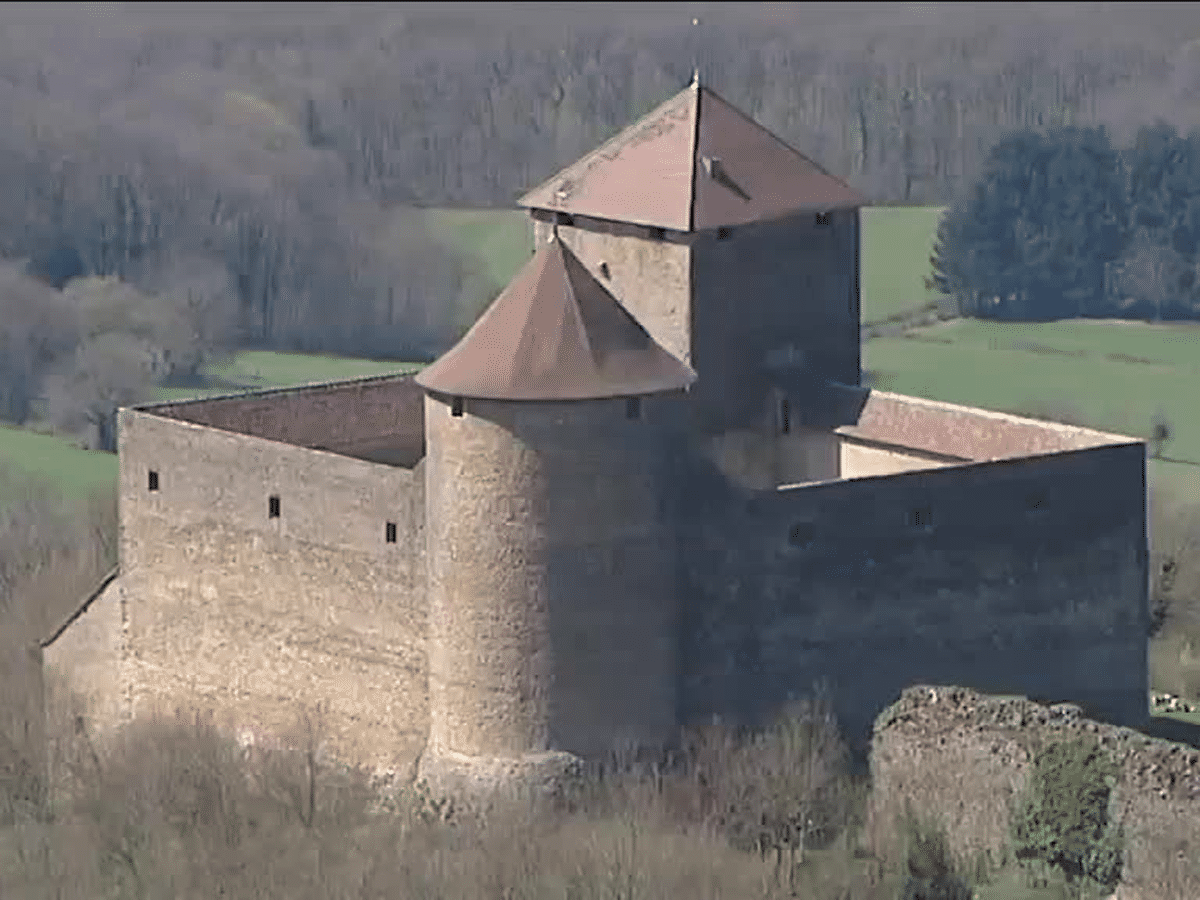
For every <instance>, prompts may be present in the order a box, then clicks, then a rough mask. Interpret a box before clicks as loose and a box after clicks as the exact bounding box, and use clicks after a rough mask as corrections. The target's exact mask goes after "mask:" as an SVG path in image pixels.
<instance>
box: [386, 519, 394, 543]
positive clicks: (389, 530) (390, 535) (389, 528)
mask: <svg viewBox="0 0 1200 900" xmlns="http://www.w3.org/2000/svg"><path fill="white" fill-rule="evenodd" d="M383 539H384V540H385V541H386V542H387V543H389V544H394V543H396V523H395V522H388V523H387V524H386V525H384V526H383Z"/></svg>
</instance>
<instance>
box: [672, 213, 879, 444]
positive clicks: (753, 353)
mask: <svg viewBox="0 0 1200 900" xmlns="http://www.w3.org/2000/svg"><path fill="white" fill-rule="evenodd" d="M691 278H692V286H693V296H692V308H693V313H692V328H693V332H692V365H693V367H694V368H695V369H696V371H697V372H698V373H699V375H700V380H699V381H698V382H697V384H696V386H695V387H694V388H693V389H692V394H693V395H694V401H695V402H696V403H697V404H699V406H700V410H699V417H700V422H701V427H702V428H704V429H705V430H706V431H715V432H720V431H725V430H729V429H736V428H744V427H747V426H748V425H750V424H751V423H752V422H753V421H754V420H756V419H757V417H758V416H759V415H760V414H761V411H762V409H763V407H764V400H765V398H766V397H767V396H768V394H769V393H770V390H771V380H772V379H771V376H770V370H771V367H774V366H779V367H783V366H795V367H799V368H800V369H801V370H803V371H805V372H807V373H808V374H809V375H810V376H812V377H813V378H814V379H817V380H824V379H831V380H833V381H838V382H841V383H843V384H858V382H859V368H860V366H859V363H860V358H859V357H860V347H859V314H860V310H859V284H858V214H857V211H854V210H848V211H839V212H834V213H831V214H830V218H829V224H828V225H823V226H818V225H817V224H816V223H815V221H814V216H813V214H812V213H807V214H804V215H800V216H794V217H791V218H788V219H783V220H780V221H777V222H768V223H762V224H755V225H747V226H744V227H741V228H734V229H730V230H729V232H728V236H727V237H725V238H724V239H721V237H720V236H719V235H717V234H713V233H709V232H706V233H704V234H700V235H697V236H696V239H695V241H694V243H693V247H692V272H691Z"/></svg>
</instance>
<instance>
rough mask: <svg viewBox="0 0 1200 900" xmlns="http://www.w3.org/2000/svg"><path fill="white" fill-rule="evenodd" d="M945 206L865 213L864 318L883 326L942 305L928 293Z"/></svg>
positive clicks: (881, 208) (933, 293) (935, 295)
mask: <svg viewBox="0 0 1200 900" xmlns="http://www.w3.org/2000/svg"><path fill="white" fill-rule="evenodd" d="M941 213H942V207H940V206H915V207H897V206H877V207H869V208H867V209H864V210H863V211H862V248H861V254H862V256H861V264H862V273H861V275H860V279H861V290H862V316H863V322H864V323H866V322H879V321H882V320H884V319H887V318H889V317H891V316H897V315H901V314H903V313H906V312H911V311H913V310H916V309H920V308H921V307H922V306H925V305H927V304H929V303H932V302H934V301H936V300H937V299H938V297H939V296H940V294H938V293H937V292H936V291H930V290H926V288H925V279H926V278H928V277H929V275H930V272H931V269H930V265H929V256H930V254H932V253H933V240H934V238H935V237H936V236H937V223H938V216H940V215H941Z"/></svg>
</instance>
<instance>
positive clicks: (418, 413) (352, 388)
mask: <svg viewBox="0 0 1200 900" xmlns="http://www.w3.org/2000/svg"><path fill="white" fill-rule="evenodd" d="M423 397H424V393H423V392H422V390H421V388H420V387H419V386H418V385H417V384H416V382H414V381H413V378H412V376H411V375H383V376H378V377H374V378H359V379H355V380H353V381H345V382H335V383H332V384H317V385H306V386H303V387H295V388H282V389H277V390H269V391H257V392H254V393H250V394H239V395H237V396H233V397H210V398H207V399H202V400H186V401H182V402H177V403H161V404H156V405H153V406H150V407H143V408H144V409H150V410H152V411H153V412H154V413H155V414H156V415H159V416H165V417H167V418H171V419H180V420H182V421H185V422H194V423H196V424H197V425H208V426H210V427H212V428H220V429H222V430H224V431H233V432H237V433H238V434H249V435H254V436H255V437H261V438H266V439H267V440H271V441H281V442H283V443H285V444H293V445H295V446H297V447H309V448H313V449H322V450H330V451H332V452H334V453H342V454H345V455H347V456H354V457H358V458H362V459H369V460H372V461H374V462H384V463H388V464H390V465H399V466H404V467H412V466H414V465H416V463H417V461H418V460H419V459H420V458H421V456H422V455H423V454H424V451H425V419H424V416H423V406H422V403H423Z"/></svg>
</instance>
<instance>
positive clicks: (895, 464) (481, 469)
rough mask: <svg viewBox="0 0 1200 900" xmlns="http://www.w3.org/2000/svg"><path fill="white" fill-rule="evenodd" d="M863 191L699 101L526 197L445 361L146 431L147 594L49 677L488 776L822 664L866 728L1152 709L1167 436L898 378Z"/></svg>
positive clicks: (194, 411)
mask: <svg viewBox="0 0 1200 900" xmlns="http://www.w3.org/2000/svg"><path fill="white" fill-rule="evenodd" d="M864 203H865V201H864V199H863V198H862V197H861V196H859V195H858V194H857V193H856V192H855V191H854V190H852V189H851V188H850V187H848V186H847V185H846V184H844V183H843V182H841V181H839V180H838V179H836V178H834V177H832V176H831V175H829V174H828V173H826V172H825V171H823V170H822V169H821V168H820V167H818V166H817V165H816V164H814V163H813V162H811V161H810V160H808V159H806V158H805V157H804V156H802V155H800V154H799V153H797V152H796V151H794V150H793V149H791V148H790V147H788V146H786V145H785V144H784V143H783V142H782V141H780V140H779V139H778V138H776V137H774V136H773V135H772V134H770V133H769V132H768V131H767V130H765V129H764V128H762V127H761V126H759V125H758V124H756V123H755V122H754V121H753V120H751V119H750V118H748V117H747V116H745V115H744V114H742V113H741V112H739V111H738V110H736V109H735V108H733V107H732V106H731V105H730V104H728V103H727V102H726V101H725V100H723V99H721V98H720V97H719V96H717V95H716V94H715V93H713V92H712V91H710V90H709V89H708V88H707V87H703V86H701V85H700V84H699V83H698V81H697V82H696V83H693V84H692V85H690V86H689V87H687V88H686V89H684V90H683V91H682V92H681V93H680V94H678V95H677V96H675V97H674V98H672V99H670V100H668V101H667V102H666V103H664V104H663V105H662V106H660V107H659V108H657V109H655V110H654V111H652V112H651V113H649V114H648V115H647V116H645V117H644V118H643V119H641V120H640V121H638V122H637V123H636V124H634V125H632V126H630V127H629V128H627V129H625V130H624V131H622V132H621V133H620V134H618V135H617V136H616V137H614V138H613V139H612V140H610V141H609V142H607V143H606V144H604V145H603V146H601V147H600V148H599V149H597V150H596V151H594V152H593V153H591V154H590V155H588V156H586V157H584V158H583V159H581V160H580V161H579V162H577V163H575V164H574V165H572V166H570V167H569V168H567V169H566V170H565V171H563V172H562V173H560V174H558V175H556V176H555V177H554V178H552V179H550V180H549V181H547V182H546V183H545V184H543V185H542V186H540V187H538V188H536V189H535V190H533V191H532V192H530V193H529V194H527V195H526V196H525V197H524V198H522V200H521V201H520V205H521V206H522V207H524V208H525V209H527V210H528V211H529V214H530V216H531V217H532V218H533V220H534V231H535V247H534V252H533V255H532V258H531V259H530V261H529V262H528V264H527V265H526V266H525V267H524V268H523V269H522V270H521V272H520V273H519V274H518V275H517V276H516V277H515V278H514V279H513V281H512V282H511V283H510V284H509V285H508V287H507V288H506V289H505V290H504V291H503V292H502V293H501V294H500V296H499V297H498V298H497V299H496V300H495V302H494V303H493V304H492V305H491V306H490V307H489V309H488V310H487V311H486V312H485V313H484V314H483V315H482V316H481V317H480V319H479V320H478V321H477V322H476V324H475V325H474V326H473V327H472V328H471V330H470V331H469V332H468V333H467V334H466V336H465V337H464V338H463V339H462V340H461V341H460V342H459V344H458V345H457V346H455V347H454V348H453V349H451V350H450V351H449V352H448V353H446V354H445V355H444V356H443V357H441V358H440V359H439V360H437V361H436V362H435V363H433V364H432V365H431V366H429V367H428V368H426V369H424V370H423V371H422V372H420V373H419V374H417V375H416V376H415V377H413V376H410V375H393V376H385V377H377V378H367V379H359V380H354V381H345V382H338V383H330V384H317V385H307V386H302V387H294V388H287V389H283V390H269V391H257V392H252V393H245V394H239V395H236V396H224V397H213V398H207V399H200V400H192V401H186V402H169V403H159V404H152V405H145V406H139V407H134V408H129V409H123V410H121V411H120V414H119V454H120V485H119V510H120V562H119V572H118V574H117V575H116V577H114V578H113V579H112V580H111V581H110V582H109V583H106V585H105V586H104V587H103V589H102V590H100V591H98V592H97V593H96V594H95V595H93V596H92V597H90V598H88V599H87V601H86V602H84V603H83V604H82V605H80V606H79V608H78V609H77V610H76V611H75V613H74V614H73V615H72V616H71V617H69V618H68V619H67V620H65V621H62V622H58V623H51V624H52V625H53V627H50V628H47V635H46V639H45V640H44V641H43V652H44V658H45V663H46V664H48V665H54V666H56V667H58V668H59V669H60V670H62V671H63V672H65V673H67V675H68V677H69V679H70V681H71V683H72V684H74V685H75V687H76V689H77V690H79V691H80V692H81V693H82V694H84V695H85V696H86V697H87V698H88V699H89V702H90V703H91V704H92V709H93V714H94V716H95V717H96V719H97V721H99V722H102V723H108V724H116V723H119V722H123V721H128V720H129V719H131V718H132V717H134V716H139V715H142V714H143V713H144V712H147V711H149V710H152V709H164V710H171V709H173V708H176V707H179V706H201V707H208V708H211V709H213V710H214V711H216V713H217V715H218V716H219V717H221V718H222V719H224V720H227V721H228V722H229V723H230V724H231V725H236V727H239V728H252V729H256V730H258V731H260V732H264V733H269V732H272V731H273V730H276V729H280V728H282V727H284V726H285V725H287V724H288V723H290V722H291V721H293V720H294V717H295V715H296V713H297V711H298V708H299V707H300V706H301V705H302V704H303V705H305V706H306V707H307V708H309V709H311V708H312V707H313V706H314V705H316V704H318V703H319V704H320V705H321V708H322V710H323V711H324V713H323V715H324V717H325V725H326V728H327V731H328V734H329V737H330V741H331V748H330V749H331V751H332V752H333V753H334V754H335V755H337V756H338V757H340V758H343V759H346V760H348V761H352V762H355V763H359V764H364V765H369V766H374V767H376V768H377V769H392V770H397V771H400V770H406V767H408V768H411V767H412V766H413V765H414V764H415V761H416V760H418V759H419V760H420V767H421V768H422V769H424V770H425V771H426V772H429V773H431V774H433V773H457V774H459V775H462V774H465V775H468V776H474V775H479V774H480V773H483V774H488V773H491V774H493V775H494V774H499V775H504V774H505V773H508V774H513V773H517V774H518V775H519V774H520V773H521V772H540V771H542V770H543V769H544V768H545V767H547V766H549V767H550V768H554V767H555V766H557V765H560V764H562V763H564V762H569V761H570V760H573V759H576V758H578V757H589V756H592V755H595V754H600V753H603V752H605V751H606V750H608V749H610V748H612V747H613V746H614V745H615V744H618V743H620V744H634V745H654V746H658V745H662V744H664V743H669V742H670V741H671V740H672V738H673V736H674V735H675V734H676V732H677V730H678V728H679V727H680V726H681V725H683V724H685V723H691V722H696V721H704V720H710V719H712V718H713V717H720V718H722V719H723V720H726V721H734V722H741V723H746V724H750V725H753V724H756V723H761V722H763V721H764V720H766V719H768V718H769V717H771V716H773V715H774V714H776V713H777V712H778V711H779V710H780V709H781V707H783V706H784V705H785V704H786V703H787V702H788V701H789V699H790V698H792V697H795V696H797V695H800V694H804V693H807V692H808V691H809V690H810V689H811V688H812V686H813V684H814V683H815V682H818V681H822V680H824V681H826V682H827V683H828V685H829V688H830V691H831V697H832V700H833V703H834V706H835V709H836V710H837V711H838V713H839V715H840V717H841V721H842V723H843V726H844V728H845V729H846V731H847V733H848V735H849V736H850V737H851V738H852V740H854V741H855V742H856V743H861V741H862V739H863V738H865V737H866V735H867V734H868V733H869V730H870V727H871V723H872V721H873V719H874V717H875V716H876V714H877V713H878V712H879V711H880V710H881V709H883V708H884V707H886V706H887V705H888V704H889V703H891V702H893V701H894V700H895V699H896V698H897V697H898V696H899V695H900V693H901V691H902V690H903V689H904V688H905V687H907V686H908V685H911V684H914V683H921V682H923V683H945V684H963V685H968V686H970V687H972V688H975V689H978V690H981V691H989V692H994V693H1002V694H1021V695H1029V696H1036V697H1041V698H1046V699H1050V700H1056V701H1073V702H1075V703H1078V704H1080V705H1081V706H1083V707H1084V708H1085V709H1087V710H1090V711H1093V712H1094V713H1095V714H1097V715H1101V716H1103V717H1104V718H1106V719H1108V720H1109V721H1113V722H1117V723H1122V724H1130V725H1137V724H1140V723H1142V722H1144V721H1145V720H1146V718H1147V716H1148V709H1147V705H1148V699H1147V698H1148V673H1147V631H1148V628H1147V626H1148V617H1149V612H1148V604H1147V588H1148V580H1149V579H1148V570H1147V566H1148V562H1147V557H1148V553H1147V530H1146V454H1145V446H1144V444H1143V442H1141V441H1140V440H1134V439H1131V438H1127V437H1122V436H1119V435H1113V434H1105V433H1101V432H1097V431H1093V430H1089V429H1085V428H1076V427H1069V426H1066V425H1059V424H1052V423H1047V422H1042V421H1034V420H1030V419H1024V418H1020V417H1016V416H1011V415H1006V414H1001V413H995V412H989V411H985V410H981V409H973V408H966V407H962V406H957V405H953V404H948V403H940V402H933V401H929V400H923V399H917V398H913V397H906V396H899V395H896V394H891V393H886V392H882V391H875V390H870V389H867V388H864V387H863V386H862V382H861V363H860V309H859V244H860V227H859V208H860V207H861V206H863V205H864ZM489 777H490V776H489Z"/></svg>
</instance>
